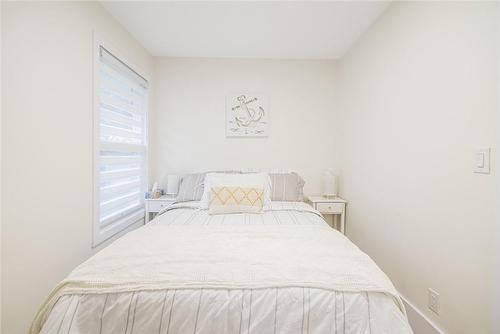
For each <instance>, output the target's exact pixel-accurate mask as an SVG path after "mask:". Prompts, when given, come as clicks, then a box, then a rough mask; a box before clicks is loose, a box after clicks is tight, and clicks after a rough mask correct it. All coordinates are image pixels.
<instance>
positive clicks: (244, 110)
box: [226, 93, 268, 137]
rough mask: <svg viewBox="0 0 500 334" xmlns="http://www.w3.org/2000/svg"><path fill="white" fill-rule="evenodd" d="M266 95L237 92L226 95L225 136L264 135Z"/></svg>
mask: <svg viewBox="0 0 500 334" xmlns="http://www.w3.org/2000/svg"><path fill="white" fill-rule="evenodd" d="M267 113H268V110H267V97H265V96H263V95H262V94H249V93H238V94H231V95H228V96H227V97H226V136H227V137H266V136H267V135H268V133H267V126H268V121H267V119H268V115H267Z"/></svg>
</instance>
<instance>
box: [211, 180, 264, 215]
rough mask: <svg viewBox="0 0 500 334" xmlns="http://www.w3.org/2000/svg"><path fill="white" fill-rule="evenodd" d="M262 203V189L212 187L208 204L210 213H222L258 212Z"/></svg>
mask: <svg viewBox="0 0 500 334" xmlns="http://www.w3.org/2000/svg"><path fill="white" fill-rule="evenodd" d="M263 205H264V189H262V188H247V187H213V188H212V197H211V199H210V204H209V206H208V213H209V214H211V215H216V214H223V213H259V212H262V207H263Z"/></svg>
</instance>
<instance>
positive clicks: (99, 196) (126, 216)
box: [93, 43, 148, 246]
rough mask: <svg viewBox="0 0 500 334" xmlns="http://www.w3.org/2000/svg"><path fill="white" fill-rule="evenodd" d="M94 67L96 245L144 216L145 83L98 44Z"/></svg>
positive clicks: (94, 240) (126, 65) (145, 187)
mask: <svg viewBox="0 0 500 334" xmlns="http://www.w3.org/2000/svg"><path fill="white" fill-rule="evenodd" d="M96 49H97V50H96V52H97V53H96V60H95V69H94V76H95V77H94V85H95V87H94V91H95V92H94V94H95V104H94V108H95V110H94V137H95V138H94V238H93V245H94V246H96V245H98V244H99V243H101V242H103V241H104V240H106V239H108V238H110V237H112V236H113V235H115V234H116V233H118V232H120V231H123V230H124V229H125V228H127V227H128V226H130V225H131V224H133V223H136V222H138V221H141V220H143V219H144V216H145V210H144V192H145V191H146V189H147V116H148V115H147V109H148V108H147V102H148V82H147V80H146V79H144V77H143V76H141V75H140V74H138V73H137V72H136V71H135V70H133V69H132V68H131V67H130V66H129V65H128V64H127V63H126V62H125V61H124V60H123V59H121V58H118V56H117V55H116V53H113V52H111V51H110V48H107V47H106V46H105V45H103V43H96Z"/></svg>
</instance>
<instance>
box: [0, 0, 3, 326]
mask: <svg viewBox="0 0 500 334" xmlns="http://www.w3.org/2000/svg"><path fill="white" fill-rule="evenodd" d="M2 8H3V1H0V46H1V45H2V30H3V15H2ZM0 78H2V52H0ZM2 110H3V102H2V80H0V189H2ZM2 229H3V224H2V192H1V191H0V334H2Z"/></svg>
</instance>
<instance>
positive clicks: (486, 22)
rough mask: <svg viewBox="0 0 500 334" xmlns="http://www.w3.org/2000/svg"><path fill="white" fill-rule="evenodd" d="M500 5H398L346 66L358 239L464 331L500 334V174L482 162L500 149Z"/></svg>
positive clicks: (344, 132) (349, 175) (346, 183)
mask: <svg viewBox="0 0 500 334" xmlns="http://www.w3.org/2000/svg"><path fill="white" fill-rule="evenodd" d="M496 6H497V4H495V3H494V2H480V3H474V2H469V3H460V2H395V3H393V4H391V6H390V7H389V9H388V10H387V12H386V13H385V14H384V15H383V16H382V17H381V18H380V19H379V20H378V21H377V22H376V23H375V25H374V26H372V27H371V29H370V30H369V31H368V32H367V33H365V35H364V36H363V37H362V38H361V39H360V40H359V41H358V43H357V44H356V45H355V46H354V48H352V49H351V50H350V52H349V53H348V54H347V55H346V56H345V57H344V58H343V59H342V60H341V61H340V62H339V63H338V75H339V82H338V87H339V92H338V93H339V96H338V97H339V103H340V110H341V112H340V119H339V125H340V126H339V127H338V128H337V129H338V134H339V140H340V142H339V145H338V146H337V147H338V148H339V150H340V155H339V162H340V163H341V169H342V171H341V174H342V176H341V185H342V189H341V193H342V195H344V196H345V197H346V198H347V200H348V201H349V210H348V219H347V220H348V230H347V231H348V236H349V237H350V238H351V239H352V240H353V241H354V242H355V243H356V244H357V245H359V246H360V247H361V248H362V249H363V250H364V251H366V252H367V253H368V254H369V255H370V256H372V257H373V258H374V259H375V261H376V262H377V263H378V264H379V265H380V266H381V267H382V269H383V270H384V271H385V272H386V273H387V274H388V275H389V276H390V277H391V278H392V279H393V281H394V283H395V284H396V286H397V288H398V289H399V291H400V292H402V293H403V294H404V295H405V296H406V297H407V298H408V299H409V300H410V301H411V302H412V303H413V304H415V305H416V306H417V307H418V308H419V309H420V310H422V311H424V313H425V314H426V315H427V316H429V317H430V318H431V319H432V320H433V321H435V322H436V323H437V324H438V325H439V326H441V327H442V328H443V329H444V330H445V331H446V332H447V333H453V334H470V333H492V331H491V327H490V324H491V319H490V315H491V314H490V310H491V309H490V305H491V302H492V301H491V299H490V294H491V291H492V287H491V284H490V283H491V282H490V280H489V278H490V277H492V270H493V269H492V268H493V262H492V260H493V251H494V248H493V245H492V243H493V235H494V228H495V224H494V222H495V211H496V208H495V204H496V203H497V201H496V199H495V196H496V195H497V193H496V186H497V185H496V182H498V178H497V175H498V173H497V168H498V167H497V164H496V161H495V160H494V161H493V173H492V174H491V175H480V174H474V173H472V166H473V157H474V155H473V152H474V148H476V147H492V148H493V151H494V152H495V150H496V149H497V148H498V146H497V143H496V138H497V137H496V134H495V132H496V131H498V124H499V123H498V121H499V120H500V119H499V117H498V111H497V102H496V96H497V93H498V90H497V86H496V85H497V81H496V79H497V78H496V74H497V72H496V66H497V61H498V60H497V58H496V53H495V51H496V50H495V49H496V42H497V36H496V31H497V30H496V20H498V16H497V10H496V8H495V7H496ZM497 284H498V282H497ZM429 287H430V288H433V289H435V290H437V291H438V292H439V293H440V295H441V314H440V316H435V315H434V314H433V313H432V312H430V311H429V310H428V309H427V288H429ZM497 316H498V314H497Z"/></svg>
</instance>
